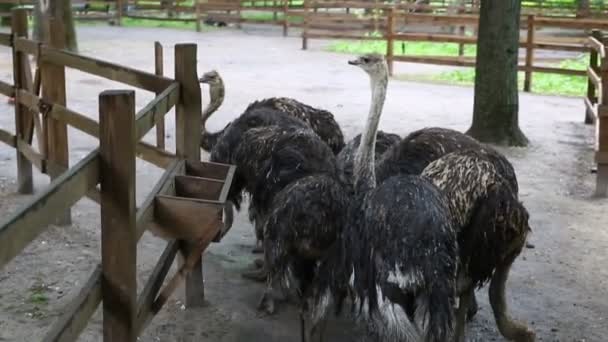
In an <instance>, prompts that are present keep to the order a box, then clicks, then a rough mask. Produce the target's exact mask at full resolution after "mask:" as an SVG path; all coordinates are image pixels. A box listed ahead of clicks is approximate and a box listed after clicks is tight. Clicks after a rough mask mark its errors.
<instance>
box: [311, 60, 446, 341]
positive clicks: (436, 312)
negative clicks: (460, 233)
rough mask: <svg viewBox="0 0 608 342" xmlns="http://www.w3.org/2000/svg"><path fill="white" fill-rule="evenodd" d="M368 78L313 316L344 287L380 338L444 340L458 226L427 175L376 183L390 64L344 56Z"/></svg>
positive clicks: (342, 292)
mask: <svg viewBox="0 0 608 342" xmlns="http://www.w3.org/2000/svg"><path fill="white" fill-rule="evenodd" d="M349 63H350V64H353V65H358V66H360V67H361V68H362V69H363V70H365V71H366V72H367V73H368V75H369V76H370V79H371V86H372V105H371V108H370V114H369V116H368V119H367V123H366V128H365V130H364V131H363V134H362V135H361V144H360V145H359V147H358V149H357V153H356V155H355V156H354V166H353V172H354V175H353V185H354V193H355V196H354V199H353V200H352V201H351V203H350V205H349V209H348V214H347V222H346V224H345V225H344V226H343V229H342V231H341V233H340V234H339V238H338V240H337V241H336V244H335V246H334V248H332V249H331V251H330V253H328V255H327V257H326V258H324V259H323V261H322V262H321V265H320V271H319V272H318V275H317V280H316V282H317V286H316V287H315V290H314V293H315V295H314V297H313V321H314V322H317V321H318V320H319V319H320V318H321V317H323V315H324V312H325V310H326V307H327V306H328V303H330V302H331V301H332V299H334V300H337V303H338V308H339V307H340V304H341V303H342V302H343V300H344V299H345V298H346V296H347V294H350V295H351V297H352V299H353V300H354V303H355V304H356V307H359V310H360V312H363V313H364V314H365V320H366V321H367V323H369V325H368V326H369V328H370V333H372V334H376V335H379V337H380V338H381V340H383V341H410V340H419V339H421V338H424V339H425V340H426V341H436V342H439V341H446V340H448V339H449V338H450V336H451V331H452V307H453V303H454V293H455V286H456V284H455V280H456V260H457V254H456V252H457V250H456V233H455V231H454V229H453V227H452V222H451V220H450V216H449V209H448V206H447V201H446V199H445V198H444V196H443V195H442V194H441V193H440V191H439V190H438V189H437V188H436V187H435V186H434V185H433V184H432V183H431V182H429V181H428V180H425V179H423V178H421V177H420V176H414V175H403V174H398V175H395V176H393V177H390V178H389V179H386V180H384V181H383V182H376V176H375V143H376V132H377V129H378V124H379V120H380V115H381V113H382V107H383V103H384V98H385V96H386V87H387V83H388V71H387V66H386V61H385V60H384V58H383V57H382V56H381V55H365V56H362V57H360V58H359V59H357V60H355V61H351V62H349Z"/></svg>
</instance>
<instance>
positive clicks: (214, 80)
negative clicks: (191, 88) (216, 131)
mask: <svg viewBox="0 0 608 342" xmlns="http://www.w3.org/2000/svg"><path fill="white" fill-rule="evenodd" d="M198 81H199V82H201V83H205V84H207V85H209V105H208V106H207V108H205V110H204V111H203V126H204V125H205V122H206V121H207V119H209V117H210V116H211V114H213V113H214V112H215V111H216V110H217V109H218V108H219V107H220V106H221V105H222V103H223V102H224V92H225V91H224V90H225V89H224V80H222V78H221V77H220V74H219V73H218V72H217V71H215V70H211V71H208V72H206V73H204V74H203V76H202V77H201V78H199V79H198Z"/></svg>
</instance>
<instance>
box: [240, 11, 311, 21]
mask: <svg viewBox="0 0 608 342" xmlns="http://www.w3.org/2000/svg"><path fill="white" fill-rule="evenodd" d="M241 16H242V17H243V18H245V19H249V20H257V21H272V20H273V19H274V16H273V14H272V12H242V13H241ZM283 17H284V16H283V13H277V20H283ZM288 20H289V22H290V23H301V22H302V21H303V20H304V18H303V17H294V16H289V17H288Z"/></svg>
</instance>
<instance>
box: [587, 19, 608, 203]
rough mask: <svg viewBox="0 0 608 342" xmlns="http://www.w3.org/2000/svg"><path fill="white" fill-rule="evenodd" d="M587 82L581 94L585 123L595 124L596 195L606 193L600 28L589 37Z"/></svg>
mask: <svg viewBox="0 0 608 342" xmlns="http://www.w3.org/2000/svg"><path fill="white" fill-rule="evenodd" d="M589 45H590V46H591V54H590V56H589V58H590V60H589V68H588V69H587V74H588V75H589V83H588V86H587V97H585V109H586V111H585V123H587V124H595V162H596V163H597V171H596V172H597V180H596V195H597V196H606V195H607V194H608V55H607V52H608V39H607V38H606V37H605V36H603V35H602V34H601V33H600V31H597V30H596V31H593V33H592V35H591V37H590V38H589Z"/></svg>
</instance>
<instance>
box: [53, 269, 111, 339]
mask: <svg viewBox="0 0 608 342" xmlns="http://www.w3.org/2000/svg"><path fill="white" fill-rule="evenodd" d="M101 274H102V272H101V265H97V267H96V268H95V270H94V271H93V273H92V274H91V275H90V276H89V279H88V280H87V281H86V283H85V284H84V286H83V287H82V288H81V289H80V291H79V293H78V295H77V296H76V297H74V299H72V301H70V304H69V305H68V307H67V309H66V310H65V311H64V313H63V314H62V315H61V316H60V317H59V319H58V320H57V321H56V322H55V324H54V325H53V326H52V327H51V330H50V331H49V332H48V333H47V334H46V336H45V337H44V339H43V340H42V341H44V342H72V341H76V340H77V339H78V336H79V335H80V333H82V331H83V330H84V328H86V326H87V324H88V323H89V320H90V319H91V317H92V316H93V314H94V313H95V310H97V307H98V306H99V303H101Z"/></svg>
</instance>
